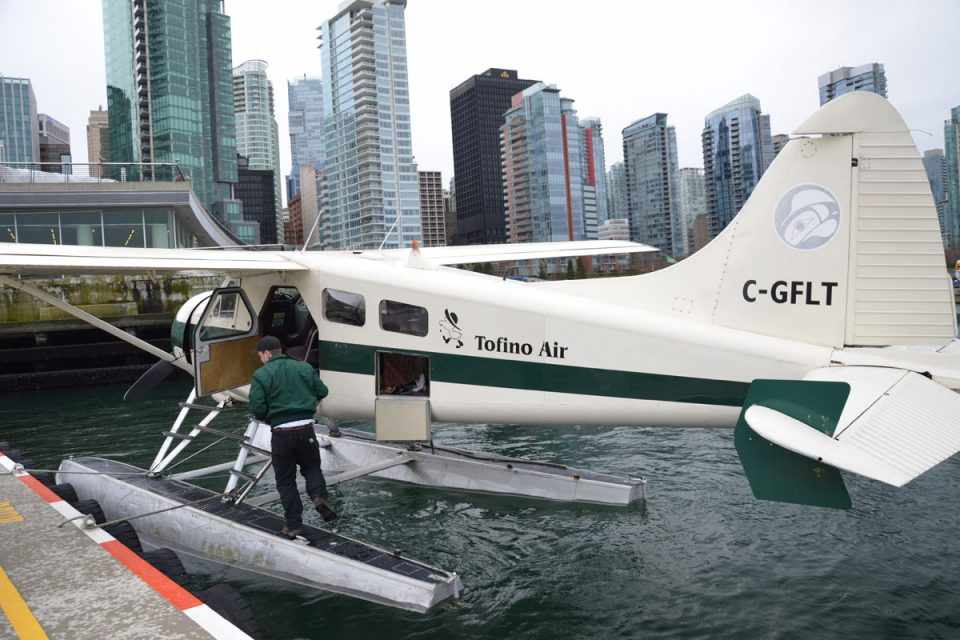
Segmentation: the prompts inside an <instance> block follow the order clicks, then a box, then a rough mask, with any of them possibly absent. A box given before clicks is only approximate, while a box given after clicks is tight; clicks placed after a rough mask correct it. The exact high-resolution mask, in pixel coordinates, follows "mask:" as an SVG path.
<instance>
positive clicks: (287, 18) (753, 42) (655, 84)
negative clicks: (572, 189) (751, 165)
mask: <svg viewBox="0 0 960 640" xmlns="http://www.w3.org/2000/svg"><path fill="white" fill-rule="evenodd" d="M736 4H738V6H739V5H743V6H742V7H741V10H740V11H730V9H729V7H703V8H701V9H702V10H698V14H697V15H698V20H697V21H696V23H694V22H691V21H690V20H689V15H690V11H689V9H690V7H689V6H687V5H686V4H685V3H682V2H680V3H672V4H671V5H670V6H668V7H648V8H644V9H643V10H642V11H641V9H639V8H636V9H633V8H631V9H626V10H624V9H623V8H622V6H621V5H611V7H614V6H615V7H616V9H617V11H616V12H613V13H616V14H617V15H618V19H616V20H611V19H610V16H611V15H612V12H610V11H595V12H593V13H590V14H583V13H582V12H571V13H570V14H569V15H565V14H563V13H561V14H556V15H552V17H551V25H552V28H551V32H552V33H555V34H563V33H571V34H572V33H576V34H577V37H578V38H584V37H586V38H587V39H588V40H589V43H585V45H584V46H583V47H579V48H577V50H575V51H574V50H571V49H569V48H567V47H565V46H564V45H563V42H562V41H561V40H558V41H557V42H556V43H555V46H554V45H551V44H550V42H549V36H544V38H546V39H547V41H544V39H543V38H535V39H531V38H530V37H529V34H527V35H526V36H523V35H522V34H524V33H525V31H524V29H525V28H526V27H525V25H527V26H529V25H531V24H536V21H537V20H542V19H543V7H542V5H541V4H539V3H533V2H531V3H529V4H526V3H525V4H524V5H522V6H517V5H516V3H513V4H508V3H506V2H504V3H503V4H502V7H503V9H504V10H507V8H508V7H509V12H510V15H511V16H512V18H511V20H510V21H508V22H506V23H505V22H504V21H502V20H501V19H500V16H502V15H503V12H502V11H500V10H498V7H499V6H500V5H499V4H498V3H497V2H492V3H487V4H485V5H483V7H479V6H478V5H472V4H466V3H465V4H460V3H455V2H450V3H439V2H434V1H432V0H411V2H410V3H409V7H408V9H407V14H408V15H407V29H408V33H407V41H408V49H409V52H408V56H409V59H410V85H411V90H410V101H411V112H412V121H413V152H414V155H415V157H416V161H417V164H418V166H419V167H420V168H421V169H423V170H440V171H441V172H442V173H443V175H444V179H445V181H446V180H448V179H449V178H450V177H451V176H452V175H453V171H452V167H453V158H452V143H451V140H450V136H451V133H450V130H449V126H448V125H447V124H446V123H449V98H448V94H449V90H450V89H451V88H453V87H455V86H456V85H457V84H459V83H460V82H461V81H462V80H463V78H466V77H468V76H470V75H472V74H474V73H477V71H478V70H480V69H486V68H488V67H492V66H500V67H507V68H518V69H521V70H522V73H523V75H524V76H525V77H535V78H542V79H545V80H549V81H550V82H555V83H557V84H558V85H560V86H563V87H564V90H565V91H569V93H570V94H571V95H576V96H577V98H578V110H579V111H580V113H581V114H582V115H583V116H584V117H587V116H596V117H599V118H600V119H601V120H602V121H603V122H604V127H605V129H606V131H607V132H608V133H610V132H618V131H620V130H622V128H624V127H625V126H627V125H628V124H630V123H631V122H633V121H634V120H636V119H637V118H640V117H642V116H643V115H644V114H648V113H651V112H656V111H665V112H668V113H670V114H671V121H672V123H673V126H675V127H676V129H677V144H678V155H679V161H680V166H702V158H701V149H700V131H701V129H702V127H703V118H704V116H705V115H706V114H707V113H708V112H709V111H710V110H711V109H712V108H714V107H715V106H716V105H717V104H723V103H724V102H726V101H727V100H729V99H730V97H732V96H735V95H740V94H743V93H747V92H749V93H752V94H753V95H756V96H757V97H758V98H759V99H760V100H761V101H762V103H763V105H764V111H765V112H766V113H769V114H770V116H771V125H772V129H773V130H774V131H775V132H789V131H791V130H792V129H793V128H794V127H795V126H796V125H798V124H799V123H800V122H801V121H802V120H803V119H804V118H805V117H807V116H808V115H809V114H810V113H812V112H813V111H815V110H816V109H817V108H818V105H819V100H818V87H817V78H818V77H819V76H820V75H821V74H823V73H826V72H828V71H830V70H832V69H835V68H837V67H839V66H857V65H862V64H866V63H870V62H880V63H882V64H884V66H885V68H886V72H887V78H888V81H889V89H888V95H889V97H890V99H891V101H892V102H893V103H894V105H895V106H896V107H897V108H898V109H900V110H901V112H902V113H903V115H904V117H905V119H906V120H907V122H908V123H909V125H910V126H911V128H913V129H915V130H919V131H927V132H930V133H932V134H933V135H926V134H925V133H921V132H919V131H918V132H915V134H914V137H915V139H916V141H917V143H918V146H919V147H920V149H921V150H927V149H931V148H938V147H940V148H942V147H943V144H944V141H943V131H942V129H943V126H942V123H943V120H944V119H945V118H946V117H947V116H948V113H949V109H950V108H952V107H953V106H956V105H958V104H960V83H950V82H944V79H945V78H949V77H950V76H951V72H949V66H948V64H949V60H950V59H951V56H950V46H951V44H950V42H951V41H950V38H949V25H951V24H956V23H957V22H958V21H960V5H956V4H955V3H951V2H947V1H944V2H932V3H926V4H924V5H923V6H922V7H920V8H919V9H916V8H910V9H909V10H907V9H904V8H902V7H901V6H900V5H897V4H895V3H892V2H891V3H888V4H887V5H886V6H887V10H884V11H878V10H876V5H875V4H874V3H870V5H869V6H870V10H869V11H865V10H864V9H865V7H866V6H867V3H864V2H850V3H847V4H844V5H839V6H832V8H831V14H830V21H829V22H824V21H823V20H822V19H821V18H822V15H823V14H822V12H821V11H817V10H815V8H809V7H807V8H804V7H795V6H791V5H788V4H782V5H780V6H772V7H770V6H767V5H765V4H761V3H755V2H741V3H736ZM338 6H339V3H338V2H336V1H324V2H314V3H306V2H302V3H298V2H278V3H277V4H276V6H275V7H274V8H272V9H271V11H269V12H265V11H263V10H262V9H259V8H258V6H257V5H248V4H244V3H238V2H228V3H227V5H226V12H227V14H228V15H229V16H230V18H231V21H232V28H233V63H234V64H238V63H239V62H241V61H243V60H247V59H251V58H261V59H264V60H267V62H268V63H269V64H270V68H271V73H270V79H271V81H272V82H273V83H274V85H275V86H282V84H280V83H283V82H286V81H287V80H290V79H295V78H297V77H302V75H303V74H307V75H318V74H320V71H321V63H320V55H319V51H318V50H317V49H316V44H317V43H316V39H315V38H316V27H317V26H318V25H320V24H321V23H322V22H323V21H324V20H325V19H327V18H328V17H329V16H330V15H332V14H333V13H335V12H336V10H337V7H338ZM698 6H699V5H698ZM100 11H101V9H100V5H99V3H84V4H83V5H66V6H64V5H62V4H60V3H55V2H52V1H46V0H44V1H38V2H34V3H29V4H27V3H15V2H10V1H9V0H0V20H2V21H3V23H4V24H17V25H18V29H16V30H12V31H11V33H9V34H8V37H6V38H4V39H3V42H0V59H3V60H4V61H5V65H4V68H3V69H0V72H3V73H4V74H6V75H9V76H14V77H29V78H31V79H32V80H33V83H34V88H35V91H36V94H37V102H38V105H39V107H40V109H41V110H42V111H44V112H46V113H51V114H54V115H55V117H57V118H58V119H60V120H62V121H63V122H64V123H65V124H67V125H68V126H69V127H70V128H71V129H72V130H73V131H83V130H84V127H85V125H86V118H87V115H88V113H89V111H90V110H91V109H94V108H96V106H97V105H98V104H105V103H106V95H105V80H104V65H103V39H102V26H101V25H102V22H101V18H100ZM650 12H654V13H657V14H658V15H657V16H656V17H657V22H658V24H668V25H670V27H669V28H666V29H662V30H660V31H662V32H663V33H651V34H649V37H648V38H645V39H644V40H641V41H638V40H637V39H636V38H631V37H627V36H628V33H629V31H630V24H635V21H632V20H631V19H630V16H631V15H636V16H638V17H639V16H640V14H641V13H642V14H643V15H644V16H645V17H649V14H650ZM714 13H715V14H716V15H714ZM707 14H709V15H707ZM735 14H736V15H746V14H749V15H750V16H751V22H750V24H751V26H752V28H751V33H752V34H753V36H752V39H750V41H749V42H739V41H736V39H729V38H725V37H723V36H722V34H723V33H724V29H723V28H722V26H721V28H717V25H718V24H719V25H729V26H730V28H732V27H733V26H734V23H733V22H732V21H731V19H730V18H728V17H727V16H730V15H735ZM585 15H586V18H585ZM590 16H594V17H590ZM294 18H296V19H294ZM651 19H652V18H651ZM461 21H463V22H470V24H471V28H470V29H467V30H461V29H437V25H438V24H456V23H459V22H461ZM585 22H587V23H590V24H592V25H593V28H592V29H586V30H585V29H584V25H585ZM788 24H792V25H793V26H792V27H791V28H790V30H789V32H794V31H801V32H802V31H803V28H806V29H807V33H808V34H809V33H810V30H811V29H815V30H816V31H815V32H814V33H813V35H812V36H810V35H807V36H806V37H804V38H799V37H798V38H795V40H796V42H788V41H786V40H785V39H784V38H783V37H782V36H783V34H784V33H786V32H787V31H784V27H785V25H788ZM800 27H803V28H800ZM39 29H45V30H51V31H56V32H59V33H63V34H65V40H64V42H65V46H66V47H68V48H69V49H70V50H71V52H72V53H71V56H69V57H68V58H65V57H62V56H52V57H51V56H49V55H46V52H44V51H43V48H42V47H43V45H42V39H40V38H35V37H33V36H32V35H31V34H33V33H34V32H35V31H36V30H39ZM494 32H496V33H497V34H498V36H497V38H496V39H495V41H491V40H490V39H489V34H490V33H494ZM265 34H266V35H265ZM677 38H681V42H683V43H686V44H685V46H684V47H682V48H677V47H676V46H675V43H676V41H677ZM744 40H746V39H744ZM664 43H670V44H671V50H675V51H679V50H682V53H680V54H677V55H676V56H674V57H673V58H671V59H669V62H668V63H666V64H657V65H646V64H642V63H639V62H629V63H628V61H640V60H644V59H661V58H662V51H663V50H664V49H663V46H664ZM494 44H495V46H494ZM454 50H455V51H456V52H457V54H456V55H446V53H445V52H448V51H454ZM584 50H588V51H590V52H591V53H592V56H591V57H585V56H583V55H582V51H584ZM757 51H764V52H766V53H765V54H764V55H762V56H760V55H756V53H755V52H757ZM644 52H647V54H648V55H645V54H644ZM778 52H779V53H778ZM654 55H656V56H657V57H653V56H654ZM705 61H709V62H710V63H711V64H710V66H709V73H705V72H704V71H705V70H706V67H705V64H706V62H705ZM954 75H955V74H954ZM634 78H636V79H637V80H638V81H630V80H631V79H634ZM277 93H278V94H279V95H278V99H277V120H278V124H279V126H280V135H279V138H280V142H281V172H282V173H283V174H286V173H287V172H289V170H290V163H291V157H290V146H289V136H288V130H287V122H286V114H287V97H286V95H285V92H283V91H278V92H277ZM418 123H420V124H418ZM77 138H78V139H77V140H76V141H75V143H74V147H75V148H74V149H73V155H74V157H75V158H82V157H85V156H86V140H85V139H84V137H83V136H77ZM617 138H618V136H616V135H608V136H607V137H606V140H605V142H606V144H605V155H606V159H607V163H608V166H609V165H612V164H613V163H614V162H616V161H618V160H620V159H621V157H620V156H621V150H620V149H619V148H618V147H619V144H618V140H617Z"/></svg>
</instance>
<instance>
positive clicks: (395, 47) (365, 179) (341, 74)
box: [300, 0, 421, 249]
mask: <svg viewBox="0 0 960 640" xmlns="http://www.w3.org/2000/svg"><path fill="white" fill-rule="evenodd" d="M406 5H407V3H406V0H353V1H348V2H346V3H344V4H342V5H341V6H340V10H339V12H338V13H337V14H336V15H335V16H333V17H332V18H331V19H330V20H328V21H326V22H324V23H323V25H322V26H321V27H320V30H321V36H320V39H321V58H322V64H323V77H324V82H325V85H326V86H325V87H324V91H323V114H324V142H325V154H326V160H325V165H324V171H323V174H324V175H323V180H324V187H323V192H322V194H321V198H322V200H323V205H324V212H323V220H324V223H323V224H324V232H323V234H322V238H323V247H324V248H326V249H376V248H377V247H379V246H381V243H382V244H383V246H384V247H400V246H409V244H410V243H411V241H413V240H420V239H421V235H420V234H421V227H420V190H419V182H418V177H417V165H416V163H415V162H414V160H413V148H412V146H411V145H412V143H411V137H410V131H411V127H410V90H409V83H408V76H407V47H406V35H405V26H404V10H405V8H406ZM300 188H301V190H302V189H303V188H304V185H302V184H301V185H300ZM304 224H306V216H304Z"/></svg>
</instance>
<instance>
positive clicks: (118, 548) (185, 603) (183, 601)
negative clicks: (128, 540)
mask: <svg viewBox="0 0 960 640" xmlns="http://www.w3.org/2000/svg"><path fill="white" fill-rule="evenodd" d="M100 546H101V547H103V548H104V549H106V550H107V551H108V552H109V553H110V555H112V556H113V557H114V558H116V559H117V560H119V561H120V562H121V563H123V565H124V566H125V567H127V569H129V570H130V571H132V572H133V573H135V574H136V575H138V576H140V579H141V580H143V581H144V582H146V583H147V584H148V585H150V586H151V587H152V588H153V590H154V591H156V592H157V593H159V594H160V595H162V596H163V597H164V598H166V599H167V600H168V601H169V602H170V604H172V605H173V606H175V607H176V608H177V609H180V610H181V611H184V610H185V609H192V608H193V607H197V606H200V605H201V604H203V603H202V602H201V601H200V600H198V599H197V598H196V596H194V595H193V594H192V593H190V592H189V591H187V590H186V589H184V588H183V587H181V586H180V585H178V584H177V583H176V582H174V581H173V580H171V579H170V578H168V577H167V576H165V575H164V574H163V573H161V572H160V571H159V570H157V569H155V568H154V567H153V565H151V564H150V563H148V562H146V561H145V560H144V559H143V558H141V557H140V556H138V555H137V554H135V553H134V552H133V551H130V549H128V548H127V547H126V546H125V545H124V544H123V543H121V542H117V541H116V540H111V541H110V542H104V543H103V544H101V545H100Z"/></svg>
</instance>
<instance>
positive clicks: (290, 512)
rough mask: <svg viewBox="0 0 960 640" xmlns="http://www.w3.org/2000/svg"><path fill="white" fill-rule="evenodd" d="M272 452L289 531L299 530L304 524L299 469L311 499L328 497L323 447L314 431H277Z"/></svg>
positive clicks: (310, 428) (271, 441) (305, 429)
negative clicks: (324, 474)
mask: <svg viewBox="0 0 960 640" xmlns="http://www.w3.org/2000/svg"><path fill="white" fill-rule="evenodd" d="M270 448H271V451H272V454H273V473H274V475H275V476H276V478H277V491H278V492H279V493H280V501H281V502H282V503H283V513H284V515H285V516H286V520H287V527H289V528H292V527H299V526H300V525H301V524H303V502H301V501H300V491H299V490H298V489H297V465H299V466H300V474H301V475H303V478H304V480H306V481H307V495H309V496H310V497H311V498H313V497H315V496H322V497H326V496H327V483H326V481H325V480H324V479H323V471H321V470H320V447H319V446H318V445H317V438H316V436H315V435H314V433H313V427H312V426H311V427H306V428H297V429H289V430H288V429H280V430H278V431H274V432H273V435H272V437H271V438H270Z"/></svg>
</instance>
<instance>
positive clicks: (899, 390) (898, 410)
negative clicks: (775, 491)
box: [737, 366, 960, 506]
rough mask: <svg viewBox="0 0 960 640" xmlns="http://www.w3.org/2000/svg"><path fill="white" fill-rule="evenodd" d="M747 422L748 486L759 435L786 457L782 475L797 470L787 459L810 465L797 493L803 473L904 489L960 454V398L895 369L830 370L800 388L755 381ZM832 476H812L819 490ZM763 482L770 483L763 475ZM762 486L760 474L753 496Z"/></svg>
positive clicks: (746, 410)
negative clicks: (848, 475)
mask: <svg viewBox="0 0 960 640" xmlns="http://www.w3.org/2000/svg"><path fill="white" fill-rule="evenodd" d="M758 383H759V384H758ZM771 383H779V384H778V385H775V386H771ZM776 387H779V388H776ZM741 422H742V423H745V424H746V425H747V426H749V429H750V431H751V432H752V434H748V435H747V437H744V433H742V432H741V433H738V435H737V437H738V440H739V441H738V444H737V449H738V451H739V452H740V454H741V461H743V463H744V468H745V470H747V476H748V478H751V471H750V469H749V468H748V465H749V464H750V462H751V460H750V458H751V447H752V445H753V443H751V442H750V440H751V439H752V435H753V434H755V435H757V436H759V437H760V438H761V439H762V441H765V442H766V443H773V444H774V445H777V447H780V448H781V449H782V450H784V451H781V452H780V454H779V456H780V460H779V461H778V462H776V463H775V464H777V465H778V466H780V467H781V469H780V471H784V470H785V469H787V468H789V467H790V465H791V464H794V462H787V463H784V460H786V458H785V457H784V455H786V456H790V455H793V454H795V455H796V456H800V457H802V459H803V460H806V462H799V463H798V464H797V466H796V468H797V469H798V470H801V471H799V475H798V476H797V477H795V478H793V482H794V483H796V484H795V486H794V487H793V489H797V488H798V487H799V486H800V485H801V484H802V482H803V475H804V473H805V471H803V469H809V470H814V469H815V468H816V467H818V466H819V465H828V466H829V467H833V468H834V469H839V470H842V471H848V472H852V473H856V474H859V475H862V476H865V477H867V478H872V479H874V480H879V481H880V482H884V483H886V484H889V485H892V486H895V487H901V486H903V485H905V484H907V483H908V482H910V481H911V480H913V479H914V478H916V477H917V476H919V475H921V474H922V473H924V472H925V471H927V470H929V469H931V468H932V467H934V466H936V465H937V464H939V463H941V462H943V461H944V460H946V459H947V458H949V457H951V456H953V455H954V454H956V453H957V452H958V451H960V395H958V394H957V393H955V392H954V391H951V390H950V389H948V388H946V387H944V386H943V385H941V384H939V383H937V382H934V381H933V380H931V379H930V378H928V377H926V376H924V375H921V374H918V373H914V372H912V371H907V370H904V369H897V368H891V367H849V366H843V367H826V368H822V369H816V370H814V371H811V372H810V373H809V374H807V375H806V376H805V377H804V380H802V381H763V380H758V381H754V383H753V384H751V387H750V390H749V391H748V394H747V401H746V402H745V403H744V411H743V413H742V415H741ZM738 429H741V425H740V424H738ZM741 445H744V446H743V447H741ZM767 448H768V449H769V444H767ZM754 452H756V449H754ZM787 452H789V453H787ZM745 453H746V454H747V455H746V458H745V455H744V454H745ZM753 462H754V463H756V460H755V459H754V460H753ZM767 471H768V472H771V473H773V471H772V469H767ZM827 475H828V474H825V473H823V472H822V470H821V472H815V473H814V476H816V480H817V481H818V482H819V481H823V480H824V479H825V478H826V476H827ZM759 478H760V479H761V482H764V481H763V479H762V474H761V476H760V477H759ZM756 479H758V476H756V474H754V478H751V486H753V488H754V492H755V493H757V490H758V486H755V485H754V480H756ZM767 480H769V478H768V479H767ZM781 480H785V479H781ZM839 486H840V487H841V488H842V481H840V485H839ZM759 489H760V490H761V491H767V490H769V489H770V487H769V486H768V487H766V488H764V487H759ZM758 497H765V496H759V495H758ZM773 499H777V498H776V497H775V498H773ZM786 501H789V502H805V501H804V500H789V499H788V500H786ZM814 503H815V502H814ZM822 506H837V505H822Z"/></svg>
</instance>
